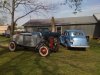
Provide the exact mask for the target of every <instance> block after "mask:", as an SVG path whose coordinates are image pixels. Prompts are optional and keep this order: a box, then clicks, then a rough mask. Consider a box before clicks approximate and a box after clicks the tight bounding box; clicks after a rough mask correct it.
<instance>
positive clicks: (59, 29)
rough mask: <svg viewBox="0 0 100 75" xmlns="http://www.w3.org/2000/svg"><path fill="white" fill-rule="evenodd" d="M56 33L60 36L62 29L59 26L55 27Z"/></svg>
mask: <svg viewBox="0 0 100 75" xmlns="http://www.w3.org/2000/svg"><path fill="white" fill-rule="evenodd" d="M56 31H57V32H58V33H60V34H62V27H61V26H57V27H56Z"/></svg>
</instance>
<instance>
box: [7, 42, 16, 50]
mask: <svg viewBox="0 0 100 75" xmlns="http://www.w3.org/2000/svg"><path fill="white" fill-rule="evenodd" d="M16 48H17V45H16V43H15V42H10V44H9V50H10V51H11V52H13V51H15V50H16Z"/></svg>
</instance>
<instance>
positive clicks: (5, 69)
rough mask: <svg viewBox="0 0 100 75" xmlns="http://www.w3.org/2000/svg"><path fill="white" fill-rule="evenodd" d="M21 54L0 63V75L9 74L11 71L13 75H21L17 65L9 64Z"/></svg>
mask: <svg viewBox="0 0 100 75" xmlns="http://www.w3.org/2000/svg"><path fill="white" fill-rule="evenodd" d="M22 55H23V53H22V54H20V55H17V56H16V57H14V58H12V59H11V60H9V61H7V62H6V63H4V64H2V65H0V75H6V74H7V75H10V74H9V73H13V75H22V73H21V71H20V70H19V69H18V67H17V65H11V62H12V61H13V60H15V59H17V58H19V57H20V56H22Z"/></svg>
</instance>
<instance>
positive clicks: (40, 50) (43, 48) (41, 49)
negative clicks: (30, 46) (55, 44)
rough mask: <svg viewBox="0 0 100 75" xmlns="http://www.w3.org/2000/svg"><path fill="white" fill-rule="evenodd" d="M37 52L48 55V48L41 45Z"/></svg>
mask: <svg viewBox="0 0 100 75" xmlns="http://www.w3.org/2000/svg"><path fill="white" fill-rule="evenodd" d="M39 54H40V55H41V56H43V57H45V56H48V55H49V49H48V47H47V46H41V47H40V49H39Z"/></svg>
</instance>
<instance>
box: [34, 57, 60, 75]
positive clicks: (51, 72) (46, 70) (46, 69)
mask: <svg viewBox="0 0 100 75" xmlns="http://www.w3.org/2000/svg"><path fill="white" fill-rule="evenodd" d="M41 59H44V60H45V59H46V61H48V62H49V63H48V62H43V61H42V60H41ZM34 61H35V64H37V66H38V68H39V69H40V70H41V71H42V75H58V71H59V67H58V65H57V64H56V63H55V62H52V61H51V60H50V59H49V57H45V58H44V57H36V58H35V59H34ZM50 67H51V69H50Z"/></svg>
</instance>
